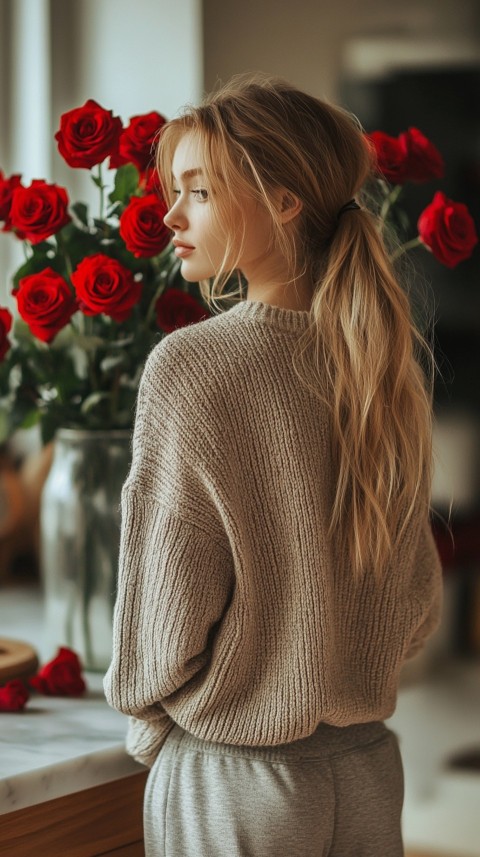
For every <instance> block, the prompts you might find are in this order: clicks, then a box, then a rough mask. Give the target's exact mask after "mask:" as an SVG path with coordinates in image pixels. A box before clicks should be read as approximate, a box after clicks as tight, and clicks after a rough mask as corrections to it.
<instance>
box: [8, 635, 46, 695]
mask: <svg viewBox="0 0 480 857" xmlns="http://www.w3.org/2000/svg"><path fill="white" fill-rule="evenodd" d="M37 668H38V655H37V653H36V651H35V649H34V648H33V646H31V645H30V644H29V643H23V642H22V641H21V640H8V639H6V638H5V637H0V684H5V682H7V681H10V680H11V679H13V678H28V676H31V675H34V673H35V672H36V671H37Z"/></svg>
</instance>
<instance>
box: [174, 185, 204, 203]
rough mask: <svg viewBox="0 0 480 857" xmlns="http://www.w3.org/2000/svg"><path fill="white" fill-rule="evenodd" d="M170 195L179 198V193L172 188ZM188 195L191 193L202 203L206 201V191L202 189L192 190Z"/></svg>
mask: <svg viewBox="0 0 480 857" xmlns="http://www.w3.org/2000/svg"><path fill="white" fill-rule="evenodd" d="M172 193H173V195H174V196H179V194H180V193H181V191H180V190H179V189H178V188H172ZM190 193H193V195H194V196H196V197H200V199H201V200H202V202H206V201H207V199H208V190H207V189H206V188H204V187H199V188H193V189H192V190H191V191H190Z"/></svg>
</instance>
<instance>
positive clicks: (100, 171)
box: [98, 164, 105, 220]
mask: <svg viewBox="0 0 480 857" xmlns="http://www.w3.org/2000/svg"><path fill="white" fill-rule="evenodd" d="M98 181H99V184H100V220H103V205H104V190H105V185H104V184H103V180H102V165H101V164H99V165H98Z"/></svg>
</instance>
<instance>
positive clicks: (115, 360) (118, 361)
mask: <svg viewBox="0 0 480 857" xmlns="http://www.w3.org/2000/svg"><path fill="white" fill-rule="evenodd" d="M127 363H128V359H127V357H126V355H125V354H123V353H122V354H109V355H107V357H104V358H103V360H101V361H100V369H101V370H102V372H105V374H108V373H109V372H114V371H115V369H119V368H121V367H122V366H126V365H127Z"/></svg>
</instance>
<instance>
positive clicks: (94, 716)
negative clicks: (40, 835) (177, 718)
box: [0, 586, 147, 814]
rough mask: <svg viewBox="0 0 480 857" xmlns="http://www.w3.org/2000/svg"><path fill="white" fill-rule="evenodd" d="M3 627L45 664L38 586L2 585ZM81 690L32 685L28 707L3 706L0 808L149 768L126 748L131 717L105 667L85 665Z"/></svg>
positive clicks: (0, 629)
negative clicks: (115, 696)
mask: <svg viewBox="0 0 480 857" xmlns="http://www.w3.org/2000/svg"><path fill="white" fill-rule="evenodd" d="M0 634H1V636H3V637H8V638H10V639H19V640H23V641H24V642H27V643H31V644H32V645H33V646H34V647H35V649H36V651H37V653H38V655H39V658H40V663H41V664H43V663H45V662H46V661H47V660H49V659H50V658H51V657H52V656H54V654H55V652H54V653H52V652H49V651H46V649H45V645H44V643H43V641H42V605H41V594H40V590H39V589H38V588H32V587H24V586H23V587H15V588H9V589H5V588H4V589H2V590H0ZM84 677H85V680H86V683H87V692H86V693H85V694H84V695H83V696H82V697H79V698H76V699H74V698H60V697H49V696H43V695H40V694H37V693H33V694H32V696H31V697H30V699H29V701H28V703H27V705H26V707H25V708H24V710H23V711H21V712H15V713H10V712H9V713H3V712H2V713H1V714H0V814H1V813H7V812H13V811H15V810H17V809H23V808H24V807H28V806H32V805H33V804H37V803H41V802H42V801H47V800H52V799H54V798H58V797H61V796H63V795H67V794H71V793H72V792H77V791H81V790H82V789H87V788H90V787H92V786H97V785H101V784H102V783H106V782H110V781H111V780H116V779H119V778H121V777H124V776H128V775H129V774H135V773H138V772H140V771H146V770H147V769H146V768H145V767H144V766H143V765H139V764H138V763H137V762H135V761H134V760H133V759H132V758H131V757H130V756H128V755H127V754H126V752H125V749H124V741H125V734H126V728H127V718H126V717H125V716H124V715H122V714H120V713H119V712H117V711H114V710H113V709H112V708H110V707H109V705H108V704H107V702H106V700H105V697H104V694H103V688H102V675H101V674H98V673H89V672H86V673H84Z"/></svg>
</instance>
